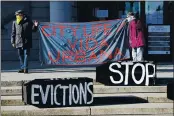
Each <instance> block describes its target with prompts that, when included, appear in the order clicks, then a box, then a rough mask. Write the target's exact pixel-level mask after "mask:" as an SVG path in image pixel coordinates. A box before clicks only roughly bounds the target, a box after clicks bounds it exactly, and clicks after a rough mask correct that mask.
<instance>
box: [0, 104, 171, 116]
mask: <svg viewBox="0 0 174 116" xmlns="http://www.w3.org/2000/svg"><path fill="white" fill-rule="evenodd" d="M1 114H2V116H3V115H5V116H14V115H18V116H29V115H32V116H38V115H39V116H43V115H47V116H48V115H49V116H50V115H117V114H118V115H120V114H121V115H124V114H127V115H128V114H132V115H144V114H146V115H147V114H150V115H159V114H160V115H163V116H164V115H165V114H167V115H170V114H173V103H139V104H121V105H120V104H117V105H104V106H89V107H86V106H85V107H65V108H43V109H42V108H37V107H34V106H2V107H1Z"/></svg>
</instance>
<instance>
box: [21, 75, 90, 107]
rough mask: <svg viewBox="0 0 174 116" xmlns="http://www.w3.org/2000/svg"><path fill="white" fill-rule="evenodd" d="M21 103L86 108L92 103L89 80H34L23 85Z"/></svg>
mask: <svg viewBox="0 0 174 116" xmlns="http://www.w3.org/2000/svg"><path fill="white" fill-rule="evenodd" d="M22 96H23V101H24V102H25V104H29V105H34V106H36V107H44V108H51V107H71V106H88V105H91V104H92V103H93V80H92V79H89V78H77V79H72V78H69V79H68V78H63V79H61V78H60V79H52V80H51V79H36V80H33V81H31V82H28V83H25V84H23V94H22Z"/></svg>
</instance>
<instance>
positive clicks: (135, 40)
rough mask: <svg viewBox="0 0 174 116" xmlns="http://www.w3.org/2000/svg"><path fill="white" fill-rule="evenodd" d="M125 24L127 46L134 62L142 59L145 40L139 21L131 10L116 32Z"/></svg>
mask: <svg viewBox="0 0 174 116" xmlns="http://www.w3.org/2000/svg"><path fill="white" fill-rule="evenodd" d="M126 24H128V37H129V46H130V48H131V51H132V59H133V61H134V62H140V61H143V60H144V58H143V54H144V46H145V40H144V33H143V27H142V24H141V21H140V20H139V19H137V18H136V17H135V16H134V13H133V12H129V13H128V14H127V18H126V19H125V20H123V22H122V23H121V25H120V27H119V29H118V30H117V32H118V31H120V29H121V28H122V27H123V26H124V25H126Z"/></svg>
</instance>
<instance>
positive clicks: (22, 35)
mask: <svg viewBox="0 0 174 116" xmlns="http://www.w3.org/2000/svg"><path fill="white" fill-rule="evenodd" d="M15 16H16V20H15V21H13V23H12V33H11V44H12V46H13V47H14V48H17V51H18V56H19V60H20V70H19V71H18V73H28V56H29V55H30V49H31V48H32V32H36V31H37V27H38V22H37V21H34V23H33V22H32V20H31V19H30V18H29V17H28V16H27V15H26V14H25V13H24V11H22V10H18V11H16V12H15Z"/></svg>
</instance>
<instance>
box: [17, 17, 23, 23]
mask: <svg viewBox="0 0 174 116" xmlns="http://www.w3.org/2000/svg"><path fill="white" fill-rule="evenodd" d="M22 18H23V17H22V16H16V23H17V24H19V23H20V22H21V20H22Z"/></svg>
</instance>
